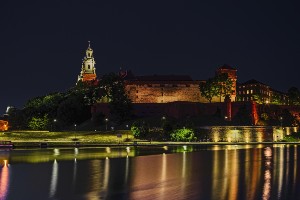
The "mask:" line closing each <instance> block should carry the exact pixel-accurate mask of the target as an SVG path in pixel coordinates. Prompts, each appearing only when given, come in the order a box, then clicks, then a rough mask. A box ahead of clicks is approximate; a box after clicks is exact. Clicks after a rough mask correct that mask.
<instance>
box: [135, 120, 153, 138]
mask: <svg viewBox="0 0 300 200" xmlns="http://www.w3.org/2000/svg"><path fill="white" fill-rule="evenodd" d="M131 131H132V135H133V136H134V137H135V138H140V139H141V138H146V136H147V135H148V133H149V126H148V124H147V123H146V122H145V121H142V120H139V121H135V122H134V123H133V124H132V126H131Z"/></svg>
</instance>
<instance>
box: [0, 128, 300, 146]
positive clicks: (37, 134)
mask: <svg viewBox="0 0 300 200" xmlns="http://www.w3.org/2000/svg"><path fill="white" fill-rule="evenodd" d="M0 141H12V142H13V144H14V146H15V148H40V147H41V146H43V147H49V148H51V147H107V146H173V145H195V146H196V145H257V144H295V145H299V144H300V142H169V141H168V142H158V141H147V140H138V139H135V138H134V137H133V135H132V133H131V131H130V130H117V131H71V132H70V131H69V132H49V131H13V132H1V133H0Z"/></svg>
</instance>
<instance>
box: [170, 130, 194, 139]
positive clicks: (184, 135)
mask: <svg viewBox="0 0 300 200" xmlns="http://www.w3.org/2000/svg"><path fill="white" fill-rule="evenodd" d="M171 140H172V141H176V142H191V141H193V140H196V137H195V133H194V131H193V130H192V129H187V128H184V129H176V130H174V131H173V132H172V133H171Z"/></svg>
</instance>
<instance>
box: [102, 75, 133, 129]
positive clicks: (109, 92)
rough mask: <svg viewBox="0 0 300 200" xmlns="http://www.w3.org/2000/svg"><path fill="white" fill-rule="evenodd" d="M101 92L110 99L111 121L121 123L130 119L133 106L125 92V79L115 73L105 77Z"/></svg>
mask: <svg viewBox="0 0 300 200" xmlns="http://www.w3.org/2000/svg"><path fill="white" fill-rule="evenodd" d="M98 90H99V92H100V93H101V96H102V97H105V98H107V99H108V102H109V105H110V114H111V119H112V120H113V121H114V122H116V123H121V122H123V121H125V120H128V119H130V117H131V110H132V104H131V100H130V99H129V98H128V96H127V95H126V92H125V85H124V81H123V79H122V78H121V77H120V76H118V75H117V74H115V73H110V74H108V75H104V76H103V77H102V79H101V81H100V85H99V89H98Z"/></svg>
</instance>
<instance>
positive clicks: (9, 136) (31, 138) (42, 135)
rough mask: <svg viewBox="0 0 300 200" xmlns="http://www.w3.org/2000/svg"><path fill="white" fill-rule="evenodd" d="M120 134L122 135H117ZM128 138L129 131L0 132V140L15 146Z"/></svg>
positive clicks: (115, 141) (96, 141)
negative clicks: (10, 142)
mask: <svg viewBox="0 0 300 200" xmlns="http://www.w3.org/2000/svg"><path fill="white" fill-rule="evenodd" d="M117 134H121V135H122V137H121V138H119V137H117ZM127 134H128V138H129V139H130V140H133V136H132V133H131V131H129V130H118V131H104V132H100V131H76V132H75V131H69V132H48V131H11V132H0V141H4V140H5V141H12V142H13V143H14V144H15V146H39V145H40V143H41V142H47V143H48V145H49V146H51V145H56V146H59V145H74V143H75V142H79V143H80V144H83V145H89V144H90V145H93V144H118V143H120V142H124V141H125V140H126V139H127Z"/></svg>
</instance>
